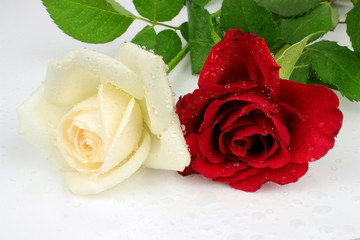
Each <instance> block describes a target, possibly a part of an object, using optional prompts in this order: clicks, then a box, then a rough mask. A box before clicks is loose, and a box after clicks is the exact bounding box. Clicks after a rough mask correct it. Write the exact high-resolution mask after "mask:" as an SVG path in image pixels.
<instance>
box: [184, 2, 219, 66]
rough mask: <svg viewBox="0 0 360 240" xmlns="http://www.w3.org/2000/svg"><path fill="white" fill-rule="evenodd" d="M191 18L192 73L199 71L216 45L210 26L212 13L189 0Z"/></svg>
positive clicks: (188, 7)
mask: <svg viewBox="0 0 360 240" xmlns="http://www.w3.org/2000/svg"><path fill="white" fill-rule="evenodd" d="M186 5H187V9H188V19H189V45H190V61H191V70H192V73H199V72H200V70H201V69H202V67H203V65H204V62H205V59H206V58H207V56H208V54H209V52H210V49H211V48H212V47H213V46H214V42H213V35H212V31H211V26H210V17H211V15H210V13H209V12H208V11H207V10H206V9H204V8H203V7H201V6H200V5H197V4H196V3H195V2H194V1H193V0H187V2H186Z"/></svg>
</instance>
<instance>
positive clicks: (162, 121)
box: [116, 43, 175, 134]
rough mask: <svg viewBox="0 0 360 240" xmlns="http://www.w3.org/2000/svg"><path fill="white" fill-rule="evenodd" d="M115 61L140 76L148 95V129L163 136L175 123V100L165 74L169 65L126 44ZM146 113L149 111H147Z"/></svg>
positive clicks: (140, 49)
mask: <svg viewBox="0 0 360 240" xmlns="http://www.w3.org/2000/svg"><path fill="white" fill-rule="evenodd" d="M116 58H117V59H118V60H120V61H121V62H123V63H124V64H126V65H127V66H128V67H129V68H130V69H132V70H133V71H134V72H136V73H137V74H138V77H139V78H140V79H142V81H143V88H144V91H145V101H146V109H143V114H144V115H145V114H147V115H148V118H145V119H148V121H147V125H148V126H149V128H150V130H151V132H153V133H154V134H161V133H162V132H163V131H164V130H165V129H166V128H167V127H168V124H169V122H170V121H171V119H172V114H173V112H174V111H175V109H174V100H173V96H172V90H171V88H170V85H169V81H168V78H167V74H166V65H165V63H164V62H163V60H162V58H161V57H160V56H157V55H154V54H153V53H150V52H148V51H145V50H144V49H142V48H141V47H139V46H137V45H135V44H131V43H126V44H123V45H121V47H120V49H119V51H118V53H117V55H116ZM145 110H146V111H145Z"/></svg>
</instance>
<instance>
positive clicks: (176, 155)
mask: <svg viewBox="0 0 360 240" xmlns="http://www.w3.org/2000/svg"><path fill="white" fill-rule="evenodd" d="M179 126H180V123H179V120H178V118H177V116H173V121H172V124H171V125H170V126H169V127H168V129H167V130H166V131H164V132H163V133H162V134H161V135H159V136H156V135H152V136H151V144H152V145H151V150H150V153H149V156H148V158H147V160H146V162H145V163H144V164H145V166H146V167H148V168H156V169H168V170H175V171H182V170H184V166H187V165H189V164H190V156H189V153H188V149H187V145H186V142H185V140H184V136H183V133H182V130H181V129H180V127H179Z"/></svg>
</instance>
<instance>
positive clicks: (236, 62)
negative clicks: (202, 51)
mask: <svg viewBox="0 0 360 240" xmlns="http://www.w3.org/2000/svg"><path fill="white" fill-rule="evenodd" d="M279 68H280V67H279V66H278V65H277V64H276V62H275V60H274V59H273V57H272V56H271V53H270V51H269V49H268V47H267V45H266V43H265V40H264V39H260V38H258V37H257V36H256V35H253V34H251V33H242V31H241V30H228V31H227V32H226V34H225V36H224V38H223V39H222V40H221V41H220V42H219V43H217V44H216V45H215V46H214V47H213V48H212V49H211V51H210V53H209V56H208V57H207V59H206V61H205V63H204V66H203V69H202V70H201V72H200V78H199V82H198V85H199V87H200V88H203V87H207V86H209V85H214V84H219V85H223V86H227V85H231V84H234V83H236V85H239V84H245V85H247V84H250V83H255V84H260V85H262V86H264V87H266V88H267V89H268V90H269V91H270V92H271V95H272V96H273V97H274V98H275V99H276V98H277V95H278V92H279V87H280V79H279Z"/></svg>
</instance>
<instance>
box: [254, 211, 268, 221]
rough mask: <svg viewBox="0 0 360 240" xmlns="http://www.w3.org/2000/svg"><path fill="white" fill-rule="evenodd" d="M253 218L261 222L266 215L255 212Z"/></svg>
mask: <svg viewBox="0 0 360 240" xmlns="http://www.w3.org/2000/svg"><path fill="white" fill-rule="evenodd" d="M251 216H252V217H253V218H256V219H258V220H261V219H263V218H264V217H265V213H263V212H253V213H252V214H251Z"/></svg>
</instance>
